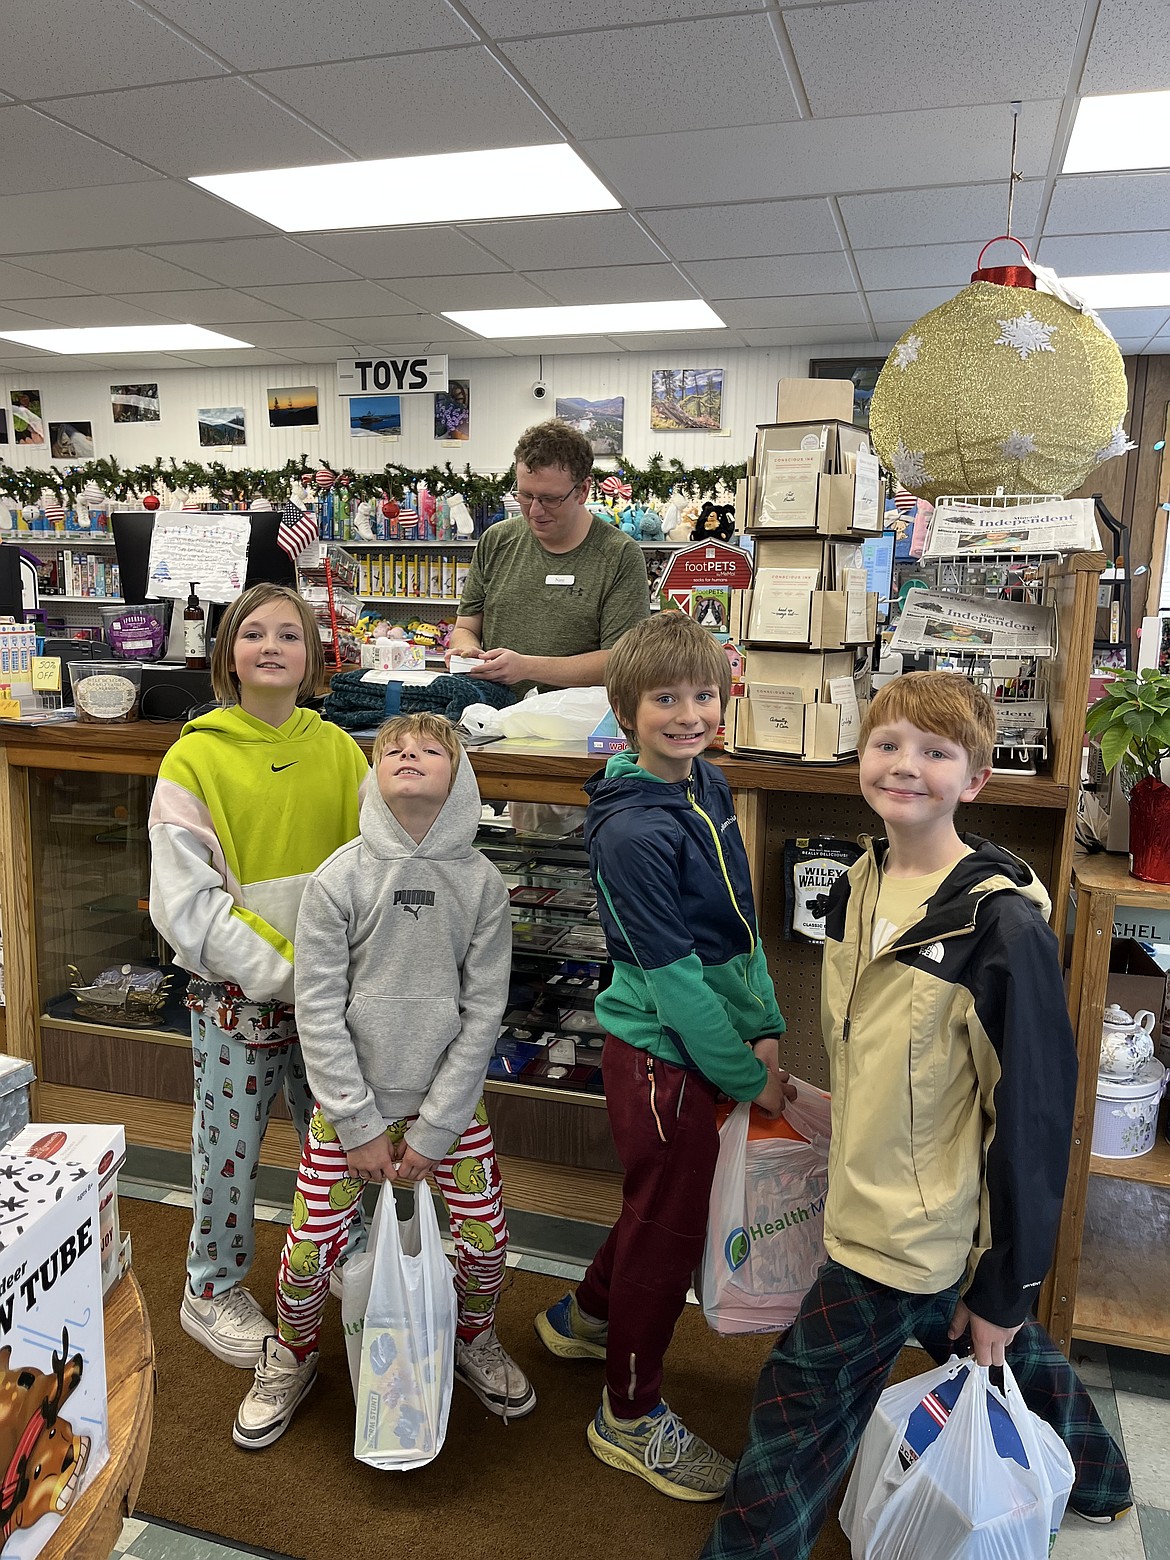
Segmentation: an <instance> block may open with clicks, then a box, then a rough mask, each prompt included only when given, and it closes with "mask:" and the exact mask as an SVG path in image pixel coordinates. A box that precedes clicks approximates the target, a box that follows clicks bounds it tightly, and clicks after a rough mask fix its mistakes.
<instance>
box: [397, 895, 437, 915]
mask: <svg viewBox="0 0 1170 1560" xmlns="http://www.w3.org/2000/svg"><path fill="white" fill-rule="evenodd" d="M434 902H435V894H434V890H433V889H430V888H396V889H395V890H394V903H395V904H396V905H401V906H402V908H403V909H404V910H405V911H406V913H407V914H408V915H412V916H414V918H415V920H416V921H417V920H418V913H419V911H420V910H421V909H422V907H423V906H424V905H433V904H434Z"/></svg>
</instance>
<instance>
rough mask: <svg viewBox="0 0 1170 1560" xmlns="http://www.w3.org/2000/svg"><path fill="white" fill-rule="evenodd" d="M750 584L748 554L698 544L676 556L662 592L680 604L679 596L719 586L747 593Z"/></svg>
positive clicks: (717, 544) (713, 544)
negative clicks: (679, 593)
mask: <svg viewBox="0 0 1170 1560" xmlns="http://www.w3.org/2000/svg"><path fill="white" fill-rule="evenodd" d="M751 582H752V564H751V559H750V558H749V557H748V555H747V553H745V552H742V551H741V550H740V549H739V548H738V547H728V546H726V545H725V544H724V543H723V542H696V543H695V545H694V546H693V547H684V548H683V549H682V551H681V552H676V553H675V555H674V557H673V558H672V559H671V561H670V565H669V567H668V568H667V570H666V572H665V574H663V576H662V579H661V581H660V582H659V589H660V590H661V591H663V592H664V593H665V594H666V595H668V596H670V597H672V599H676V600H677V599H678V598H677V596H676V595H675V593H676V592H687V593H689V592H691V591H693V590H704V589H710V588H711V587H712V586H717V585H724V586H728V587H730V589H732V590H746V589H747V587H748V586H749V585H750V584H751Z"/></svg>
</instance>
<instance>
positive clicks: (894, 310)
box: [865, 287, 955, 337]
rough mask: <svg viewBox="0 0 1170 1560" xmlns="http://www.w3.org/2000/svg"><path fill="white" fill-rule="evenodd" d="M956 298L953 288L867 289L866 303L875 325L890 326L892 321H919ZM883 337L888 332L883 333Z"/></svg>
mask: <svg viewBox="0 0 1170 1560" xmlns="http://www.w3.org/2000/svg"><path fill="white" fill-rule="evenodd" d="M954 296H955V288H953V287H895V288H891V289H890V290H889V291H888V292H877V291H872V292H871V291H870V290H869V289H868V288H867V289H866V294H865V301H866V302H867V303H868V304H869V312H870V314H872V316H873V320H874V324H875V325H878V326H879V327H881V326H884V325H888V322H889V321H891V320H906V319H909V320H917V319H921V318H922V316H923V315H924V314H927V313H929V311H930V310H931V309H937V308H938V306H939V305H940V304H942V303H946V302H947V301H948V300H949V299H951V298H953V297H954ZM882 335H883V337H884V336H886V335H888V330H883V331H882Z"/></svg>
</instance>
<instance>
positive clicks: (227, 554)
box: [146, 511, 251, 601]
mask: <svg viewBox="0 0 1170 1560" xmlns="http://www.w3.org/2000/svg"><path fill="white" fill-rule="evenodd" d="M250 533H251V526H250V523H249V520H248V517H247V515H235V514H207V515H197V514H191V513H188V514H183V513H182V512H181V511H180V512H179V513H176V514H175V515H174V516H173V517H172V516H171V515H170V514H167V515H165V516H164V515H156V516H155V522H154V530H153V532H152V533H151V538H150V562H149V565H148V567H147V579H146V593H147V595H148V596H164V597H170V598H172V599H173V600H175V601H181V600H186V598H187V593H188V591H189V590H190V588H191V583H192V581H194V582H195V584H196V586H197V588H198V594H199V597H200V599H201V600H203V601H234V600H235V598H236V597H237V596H238V595H239V594H240V592H241V591H242V590H243V588H244V577H245V575H246V574H247V572H248V537H249V535H250Z"/></svg>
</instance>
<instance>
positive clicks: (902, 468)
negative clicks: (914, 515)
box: [892, 439, 930, 493]
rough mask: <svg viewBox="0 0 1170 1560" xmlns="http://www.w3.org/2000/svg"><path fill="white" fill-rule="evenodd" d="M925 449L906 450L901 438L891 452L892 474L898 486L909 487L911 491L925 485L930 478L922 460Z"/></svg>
mask: <svg viewBox="0 0 1170 1560" xmlns="http://www.w3.org/2000/svg"><path fill="white" fill-rule="evenodd" d="M925 454H926V451H925V450H908V449H907V448H906V446H905V444H904V443H903V442H902V440H901V439H899V440H898V447H897V449H895V451H894V454H893V457H892V459H893V463H894V475H895V477H897V479H898V484H899V486H900V487H904V488H909V490H910V492H911V493H913V491H914V489H915V488H920V487H925V486H926V484H927V482H928V481H929V480H930V479H929V477H928V475H927V471H926V465H925V461H924V456H925Z"/></svg>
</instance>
